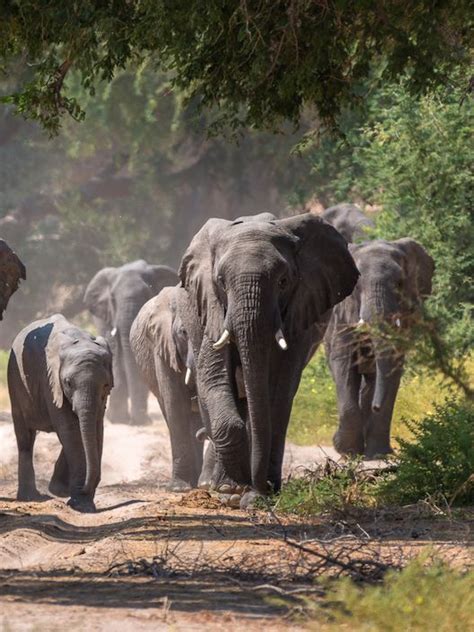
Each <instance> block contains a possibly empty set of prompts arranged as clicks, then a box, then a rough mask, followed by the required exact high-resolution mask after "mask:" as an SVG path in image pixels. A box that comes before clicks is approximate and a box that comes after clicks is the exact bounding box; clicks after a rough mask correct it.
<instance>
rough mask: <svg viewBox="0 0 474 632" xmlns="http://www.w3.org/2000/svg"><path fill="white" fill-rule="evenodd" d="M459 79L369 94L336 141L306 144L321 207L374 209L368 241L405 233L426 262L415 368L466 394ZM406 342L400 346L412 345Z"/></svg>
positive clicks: (468, 183) (465, 190) (469, 233)
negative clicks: (425, 88) (351, 204)
mask: <svg viewBox="0 0 474 632" xmlns="http://www.w3.org/2000/svg"><path fill="white" fill-rule="evenodd" d="M466 80H467V78H466V77H462V76H459V75H458V76H456V77H453V78H452V85H451V87H450V89H449V90H445V89H439V90H435V91H433V92H431V93H430V94H428V95H426V96H423V97H421V98H414V97H413V96H412V95H410V93H409V91H408V90H407V89H406V84H405V82H403V81H402V82H401V83H400V84H393V85H388V86H386V87H383V88H381V89H379V90H377V91H375V92H374V93H372V95H371V96H370V99H369V101H368V103H367V110H366V115H365V118H363V117H361V116H359V117H357V116H355V115H354V114H353V113H346V115H345V117H344V118H343V130H344V131H345V133H346V137H345V142H342V141H340V140H335V139H331V138H330V137H327V136H325V137H323V138H322V141H321V143H319V144H318V142H316V141H311V140H310V139H307V145H306V153H307V155H308V158H309V160H310V161H311V162H312V164H313V178H314V180H313V182H314V185H313V186H314V189H315V190H317V191H319V190H321V192H322V196H323V199H324V200H325V201H326V203H327V204H330V203H337V202H342V201H346V200H347V199H352V200H354V199H356V200H357V199H358V200H360V201H361V203H362V204H370V205H372V207H374V208H376V209H379V213H378V217H377V235H376V236H379V237H382V238H384V239H397V238H399V237H406V236H410V237H412V238H414V239H417V240H418V241H420V243H422V244H423V245H424V246H425V248H426V249H427V250H428V252H429V253H430V254H431V255H432V257H433V258H434V260H435V264H436V272H435V278H434V284H433V296H432V298H431V299H430V300H429V301H428V303H427V310H426V318H425V321H424V323H422V324H421V325H420V326H419V327H418V328H417V329H416V330H415V331H414V333H415V334H416V337H417V351H418V357H417V361H418V362H419V363H421V364H424V365H426V364H428V365H430V366H432V367H437V368H441V369H442V371H443V372H444V373H445V374H446V375H448V376H449V377H451V378H452V379H454V381H456V382H457V383H458V384H461V385H463V387H464V388H465V391H466V393H469V392H470V393H471V394H472V392H471V391H470V389H469V387H468V386H467V383H468V376H467V371H466V366H465V364H464V363H463V362H459V361H458V360H459V358H462V357H466V353H467V352H468V351H469V349H471V348H472V346H473V343H474V327H473V323H472V318H471V312H472V289H471V288H472V282H473V278H474V252H473V249H472V243H474V222H473V218H472V200H473V179H472V164H473V162H474V148H473V144H472V142H471V135H472V122H473V106H472V100H470V99H469V98H466V95H465V92H464V87H463V86H464V83H465V81H466ZM412 343H413V341H411V342H410V344H411V345H412Z"/></svg>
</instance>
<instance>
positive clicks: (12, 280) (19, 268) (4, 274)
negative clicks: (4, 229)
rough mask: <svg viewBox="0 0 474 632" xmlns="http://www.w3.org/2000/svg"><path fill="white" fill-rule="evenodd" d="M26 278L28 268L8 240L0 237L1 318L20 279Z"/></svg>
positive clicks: (1, 318) (0, 318)
mask: <svg viewBox="0 0 474 632" xmlns="http://www.w3.org/2000/svg"><path fill="white" fill-rule="evenodd" d="M21 279H24V280H26V269H25V266H24V265H23V263H22V261H21V260H20V258H19V257H18V255H17V254H16V253H14V252H13V250H12V249H11V248H10V246H9V245H8V244H7V242H6V241H4V240H3V239H0V320H3V312H4V311H5V310H6V308H7V305H8V301H9V300H10V298H11V296H12V294H13V293H14V292H16V290H17V289H18V286H19V284H20V280H21Z"/></svg>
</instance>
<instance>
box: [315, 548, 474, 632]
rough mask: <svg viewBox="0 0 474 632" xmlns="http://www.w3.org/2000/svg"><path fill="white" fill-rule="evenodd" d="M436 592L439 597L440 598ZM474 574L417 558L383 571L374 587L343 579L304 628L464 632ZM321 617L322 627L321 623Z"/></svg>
mask: <svg viewBox="0 0 474 632" xmlns="http://www.w3.org/2000/svg"><path fill="white" fill-rule="evenodd" d="M441 595H442V598H441ZM473 595H474V572H473V571H470V572H467V573H463V572H460V571H459V570H454V569H452V568H450V567H449V566H447V565H446V564H444V563H443V562H441V561H439V560H434V561H432V562H431V563H429V564H427V563H426V559H423V558H422V557H420V558H418V559H416V560H414V561H412V562H411V563H410V564H408V565H407V566H406V567H405V568H404V569H403V570H402V571H400V572H396V571H392V572H390V573H387V575H386V576H385V579H384V581H383V582H382V583H381V584H378V585H375V586H363V587H360V586H358V585H356V584H355V583H354V582H352V581H350V580H349V579H343V580H340V581H338V582H336V583H335V585H334V587H333V589H332V590H330V592H329V593H328V595H327V596H326V598H325V599H324V600H323V602H322V604H321V605H319V604H318V606H316V608H315V613H314V614H315V616H314V619H315V620H314V627H313V626H312V624H311V623H310V626H309V627H310V629H316V630H333V629H338V630H339V629H341V627H343V629H344V630H352V631H367V632H368V631H371V632H378V631H381V632H382V631H383V632H399V631H400V630H412V631H418V630H419V631H420V632H421V631H423V632H424V631H425V630H436V631H437V632H458V631H459V632H464V631H465V630H472V629H473V628H474V598H473ZM322 621H326V622H327V625H324V624H323V625H321V624H322Z"/></svg>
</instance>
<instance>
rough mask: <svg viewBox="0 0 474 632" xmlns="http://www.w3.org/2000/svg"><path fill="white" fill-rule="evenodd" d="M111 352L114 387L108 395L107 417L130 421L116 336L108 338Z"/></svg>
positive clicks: (124, 377)
mask: <svg viewBox="0 0 474 632" xmlns="http://www.w3.org/2000/svg"><path fill="white" fill-rule="evenodd" d="M109 342H110V345H111V349H112V354H113V373H114V387H113V389H112V392H111V393H110V397H109V405H108V408H107V417H108V419H110V421H111V422H112V423H117V424H118V423H123V424H128V423H130V415H129V413H128V388H127V376H126V374H125V368H124V363H123V355H122V352H121V348H120V345H119V342H118V340H117V339H116V338H111V339H109Z"/></svg>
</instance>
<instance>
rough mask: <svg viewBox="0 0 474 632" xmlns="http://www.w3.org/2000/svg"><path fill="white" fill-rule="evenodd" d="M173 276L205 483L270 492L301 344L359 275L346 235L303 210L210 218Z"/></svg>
mask: <svg viewBox="0 0 474 632" xmlns="http://www.w3.org/2000/svg"><path fill="white" fill-rule="evenodd" d="M179 275H180V279H181V283H182V285H183V287H184V288H185V290H186V292H187V295H188V297H189V305H190V307H189V308H188V309H184V310H183V312H182V315H181V316H182V321H183V325H184V327H185V329H186V331H187V334H188V337H189V339H190V341H191V344H192V346H193V352H194V359H195V363H196V379H197V390H198V394H199V403H200V407H201V413H202V419H203V422H204V425H205V427H206V431H207V433H208V435H209V437H210V438H211V439H212V442H213V444H214V447H215V452H216V466H215V469H214V473H213V477H212V486H213V487H214V488H216V489H218V490H220V491H224V489H225V491H226V492H228V493H234V492H236V493H242V491H243V489H244V488H245V487H246V486H250V487H251V488H252V492H251V494H250V499H251V498H252V497H253V494H255V493H260V494H266V493H268V491H269V489H271V488H273V489H274V490H275V491H278V490H279V489H280V486H281V468H282V461H283V453H284V447H285V437H286V431H287V427H288V422H289V418H290V413H291V408H292V402H293V398H294V396H295V394H296V391H297V388H298V385H299V382H300V378H301V373H302V370H303V368H304V365H305V363H306V361H307V359H308V354H309V351H310V350H311V349H312V348H314V347H315V344H316V343H317V342H318V341H320V340H321V339H322V337H323V335H324V331H325V327H326V325H327V322H328V320H329V317H330V313H331V308H332V307H333V306H334V305H336V304H337V303H338V302H340V301H342V300H343V299H344V298H345V297H346V296H348V295H349V294H350V293H351V292H352V290H353V288H354V286H355V284H356V281H357V278H358V271H357V268H356V266H355V264H354V261H353V259H352V257H351V255H350V253H349V251H348V248H347V243H346V241H345V240H344V238H343V237H342V236H341V235H340V234H339V233H338V232H337V230H335V229H334V228H333V227H332V226H330V225H329V224H328V223H327V222H325V221H324V220H322V219H321V218H319V217H316V216H314V215H311V214H310V213H307V214H304V215H299V216H296V217H290V218H287V219H280V220H277V219H275V218H274V217H273V216H272V215H270V214H262V215H257V216H254V217H249V218H240V219H238V220H235V221H233V222H232V221H227V220H223V219H210V220H208V221H207V222H206V224H205V225H204V226H203V228H202V229H201V230H200V231H199V232H198V233H197V234H196V235H195V237H194V238H193V240H192V242H191V244H190V246H189V247H188V249H187V251H186V253H185V254H184V256H183V259H182V262H181V267H180V271H179ZM268 482H269V483H270V487H269V485H268ZM248 500H249V497H248V496H247V495H246V494H245V495H244V497H243V498H242V502H241V506H243V507H244V506H246V503H247V501H248Z"/></svg>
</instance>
